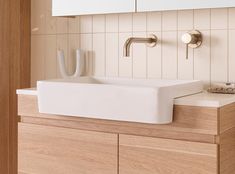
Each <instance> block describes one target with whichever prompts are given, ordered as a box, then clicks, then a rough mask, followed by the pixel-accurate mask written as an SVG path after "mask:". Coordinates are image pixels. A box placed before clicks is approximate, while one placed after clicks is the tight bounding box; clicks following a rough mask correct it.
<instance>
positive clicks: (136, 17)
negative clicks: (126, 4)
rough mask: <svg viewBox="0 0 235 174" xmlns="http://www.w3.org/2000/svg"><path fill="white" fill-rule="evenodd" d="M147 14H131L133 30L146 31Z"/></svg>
mask: <svg viewBox="0 0 235 174" xmlns="http://www.w3.org/2000/svg"><path fill="white" fill-rule="evenodd" d="M146 23H147V16H146V13H134V14H133V31H134V32H137V31H146V27H147V26H146V25H147V24H146Z"/></svg>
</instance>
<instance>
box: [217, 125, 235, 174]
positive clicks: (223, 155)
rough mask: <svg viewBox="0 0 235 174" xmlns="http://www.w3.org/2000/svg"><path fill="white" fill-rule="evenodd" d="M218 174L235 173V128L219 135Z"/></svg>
mask: <svg viewBox="0 0 235 174" xmlns="http://www.w3.org/2000/svg"><path fill="white" fill-rule="evenodd" d="M219 143H220V174H235V128H232V129H230V130H228V131H226V132H224V133H223V134H221V136H220V140H219Z"/></svg>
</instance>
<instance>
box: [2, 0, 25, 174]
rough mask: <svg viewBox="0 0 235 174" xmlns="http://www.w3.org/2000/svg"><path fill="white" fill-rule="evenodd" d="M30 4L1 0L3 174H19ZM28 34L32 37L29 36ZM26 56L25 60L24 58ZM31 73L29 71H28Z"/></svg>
mask: <svg viewBox="0 0 235 174" xmlns="http://www.w3.org/2000/svg"><path fill="white" fill-rule="evenodd" d="M29 2H30V1H29V0H24V1H23V0H7V1H6V0H0V84H1V87H0V154H1V155H0V173H3V174H16V173H17V121H18V120H17V104H16V102H17V98H16V94H15V91H16V89H17V88H24V87H28V86H29V77H30V73H25V74H24V75H22V72H23V71H26V70H29V66H25V64H26V62H27V64H28V62H29V60H30V57H29V56H27V53H28V52H29V51H30V47H29V46H25V47H21V44H22V43H24V44H26V45H27V44H28V43H30V38H29V37H28V38H27V37H24V38H22V37H21V35H22V34H23V33H28V31H25V30H24V31H23V30H21V28H25V29H26V28H27V27H28V28H30V25H28V24H26V21H27V22H28V23H29V21H30V14H29V15H27V16H26V15H22V14H23V13H24V12H25V11H28V12H29V11H30V3H29ZM28 3H29V4H28ZM28 34H29V33H28ZM23 54H24V56H23ZM28 72H29V71H28Z"/></svg>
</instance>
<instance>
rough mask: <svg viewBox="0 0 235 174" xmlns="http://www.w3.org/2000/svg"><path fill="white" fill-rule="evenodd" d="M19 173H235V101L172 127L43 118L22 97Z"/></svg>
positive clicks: (182, 116) (178, 110) (187, 113)
mask: <svg viewBox="0 0 235 174" xmlns="http://www.w3.org/2000/svg"><path fill="white" fill-rule="evenodd" d="M18 104H19V105H18V114H19V115H20V116H19V148H18V151H19V174H54V173H55V174H235V103H233V104H230V105H226V106H224V107H221V108H207V107H192V106H175V107H174V122H173V123H171V124H168V125H151V124H140V123H128V122H117V121H107V120H97V119H87V118H79V117H70V116H58V115H48V114H41V113H39V112H38V107H37V97H36V96H27V95H19V96H18Z"/></svg>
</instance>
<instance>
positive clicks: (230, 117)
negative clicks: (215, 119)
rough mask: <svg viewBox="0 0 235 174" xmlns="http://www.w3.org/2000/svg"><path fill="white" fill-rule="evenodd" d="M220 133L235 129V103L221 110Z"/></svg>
mask: <svg viewBox="0 0 235 174" xmlns="http://www.w3.org/2000/svg"><path fill="white" fill-rule="evenodd" d="M219 115H220V122H219V124H220V125H219V127H220V133H223V132H225V131H227V130H229V129H231V128H234V127H235V103H232V104H229V105H226V106H224V107H222V108H220V111H219Z"/></svg>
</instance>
